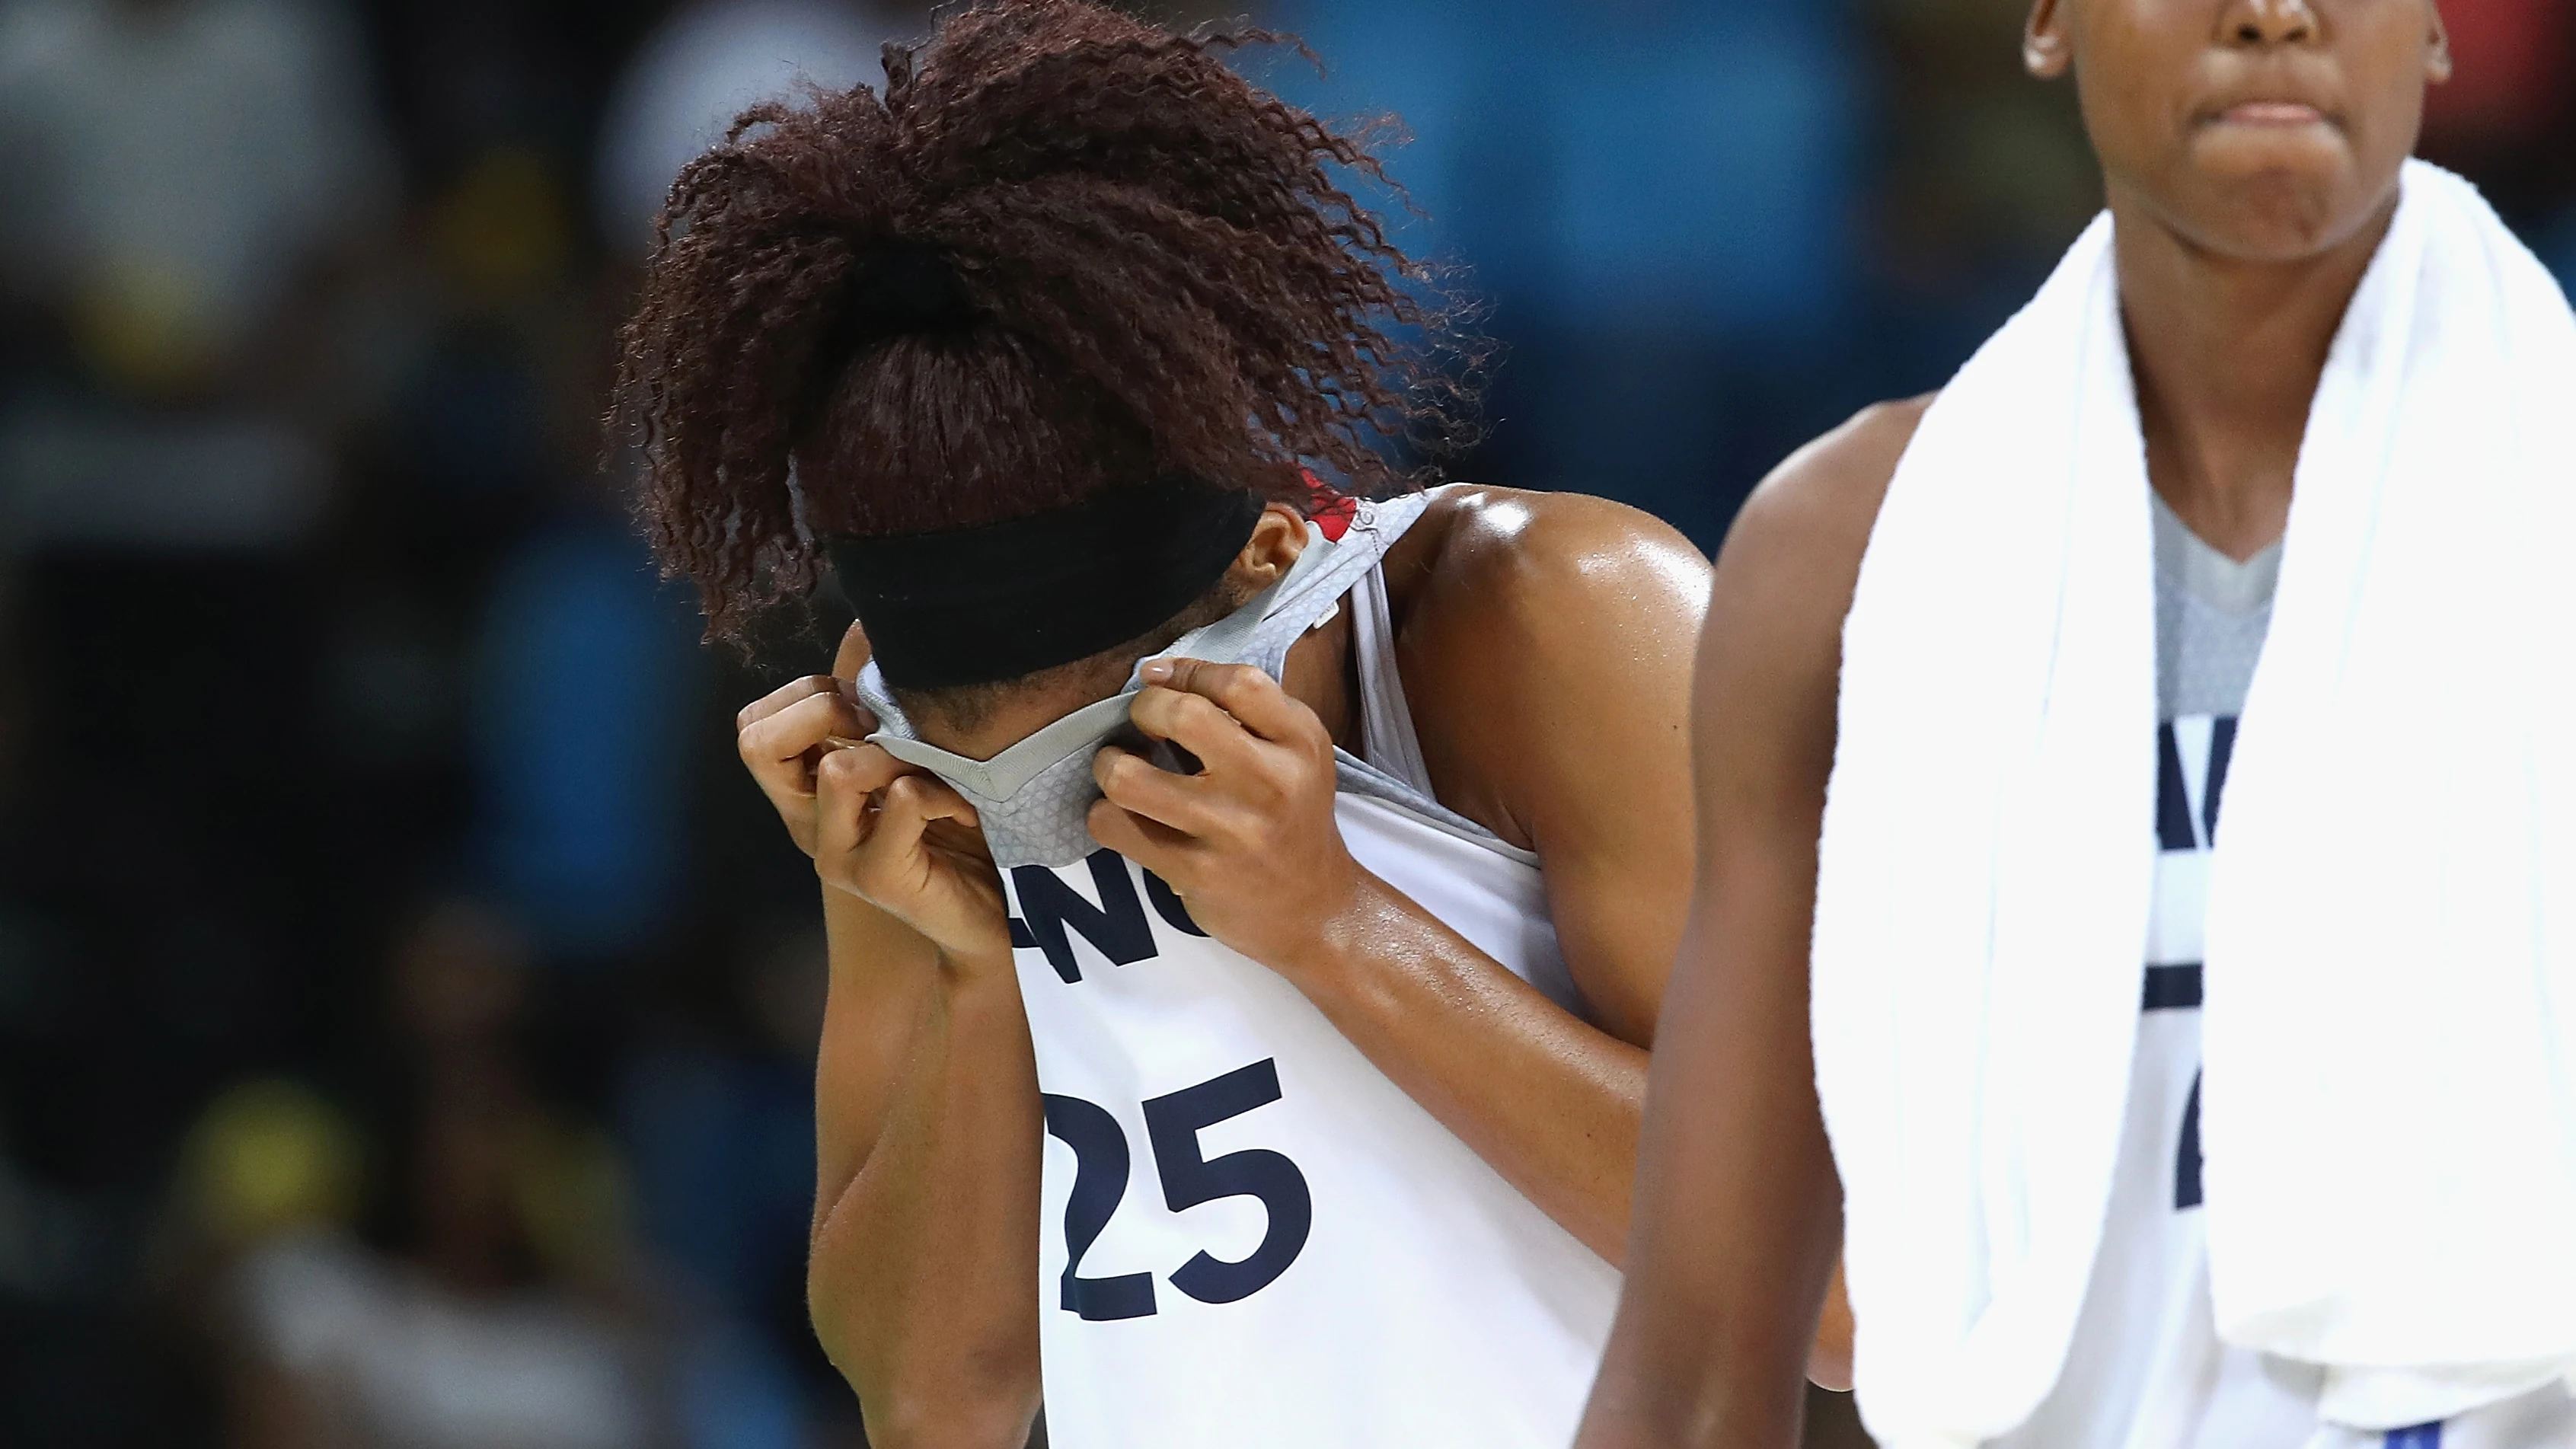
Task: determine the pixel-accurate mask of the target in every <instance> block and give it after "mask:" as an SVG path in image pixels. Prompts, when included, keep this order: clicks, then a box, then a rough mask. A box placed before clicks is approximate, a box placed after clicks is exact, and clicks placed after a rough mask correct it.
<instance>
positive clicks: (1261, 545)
mask: <svg viewBox="0 0 2576 1449" xmlns="http://www.w3.org/2000/svg"><path fill="white" fill-rule="evenodd" d="M1305 552H1306V520H1305V519H1304V518H1302V517H1300V516H1299V515H1298V513H1297V510H1295V509H1293V508H1291V507H1289V506H1288V505H1287V504H1285V503H1273V504H1271V505H1270V506H1269V507H1268V508H1266V509H1263V510H1262V513H1261V521H1260V522H1258V523H1256V524H1254V525H1253V526H1252V539H1251V541H1250V542H1248V543H1246V544H1245V545H1244V546H1243V552H1242V553H1240V554H1237V555H1235V559H1234V569H1233V571H1232V573H1231V574H1230V575H1229V581H1230V582H1232V583H1234V584H1236V585H1238V586H1248V591H1247V597H1248V596H1249V595H1250V594H1257V593H1259V592H1261V591H1262V590H1263V589H1266V588H1268V587H1270V586H1271V585H1272V584H1275V583H1277V582H1279V581H1280V580H1281V579H1284V578H1286V577H1287V576H1288V571H1289V570H1290V569H1292V568H1295V567H1296V566H1297V560H1298V559H1299V558H1301V557H1303V556H1304V555H1305Z"/></svg>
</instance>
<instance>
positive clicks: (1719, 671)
mask: <svg viewBox="0 0 2576 1449" xmlns="http://www.w3.org/2000/svg"><path fill="white" fill-rule="evenodd" d="M1925 406H1926V404H1925V403H1924V402H1922V401H1920V400H1918V401H1916V402H1914V403H1908V404H1896V405H1890V406H1886V407H1881V408H1875V409H1872V410H1871V411H1869V412H1867V413H1864V414H1862V415H1861V416H1860V417H1859V418H1856V419H1855V420H1853V422H1852V423H1850V424H1849V425H1847V426H1846V427H1844V428H1843V429H1841V430H1839V431H1837V432H1835V433H1832V434H1829V435H1828V436H1827V437H1825V438H1824V439H1822V440H1820V441H1819V442H1818V443H1817V444H1815V445H1814V446H1812V447H1810V448H1809V449H1807V450H1806V451H1804V452H1801V453H1800V454H1798V455H1797V456H1796V457H1794V458H1792V459H1790V460H1789V461H1788V462H1787V463H1785V464H1783V465H1782V466H1781V468H1780V469H1779V471H1778V472H1776V473H1775V474H1774V475H1773V476H1772V477H1771V478H1770V479H1769V480H1768V481H1767V482H1765V483H1764V484H1763V486H1762V487H1761V489H1759V490H1758V491H1757V492H1756V493H1755V494H1754V496H1753V497H1752V499H1751V500H1750V501H1748V502H1747V503H1746V505H1745V508H1744V511H1743V513H1742V514H1741V515H1740V516H1739V517H1738V519H1737V521H1736V524H1735V527H1734V529H1733V530H1732V532H1731V533H1730V534H1729V535H1728V538H1727V543H1726V547H1725V549H1724V550H1723V551H1722V552H1721V553H1720V555H1719V559H1718V565H1717V573H1716V578H1715V581H1714V583H1713V585H1712V588H1711V594H1710V604H1709V615H1708V623H1707V628H1706V630H1705V631H1704V633H1703V636H1702V639H1701V646H1700V651H1699V661H1698V667H1697V673H1696V679H1695V681H1694V702H1693V720H1692V734H1693V778H1694V785H1695V789H1694V792H1693V793H1694V795H1695V796H1696V799H1697V806H1698V820H1697V827H1698V836H1699V848H1698V864H1697V871H1696V879H1695V882H1694V887H1693V891H1692V896H1691V905H1690V913H1689V919H1688V922H1687V925H1686V927H1685V930H1684V932H1683V938H1682V948H1681V950H1680V952H1679V954H1678V956H1677V958H1676V960H1675V963H1674V968H1673V976H1672V981H1671V989H1670V991H1669V993H1668V995H1667V996H1666V998H1665V1003H1664V1028H1665V1029H1664V1032H1663V1036H1662V1045H1661V1046H1660V1047H1659V1049H1658V1050H1657V1051H1656V1053H1655V1058H1654V1065H1653V1067H1652V1078H1651V1082H1650V1086H1649V1091H1648V1097H1647V1112H1646V1130H1645V1141H1644V1145H1643V1150H1642V1152H1641V1154H1640V1158H1639V1166H1638V1183H1637V1218H1636V1224H1635V1229H1634V1236H1633V1238H1632V1240H1631V1244H1630V1249H1629V1264H1630V1271H1631V1275H1632V1276H1631V1278H1630V1284H1631V1287H1630V1291H1629V1294H1628V1301H1627V1303H1626V1305H1625V1306H1624V1307H1623V1309H1622V1320H1621V1325H1620V1329H1619V1335H1620V1343H1619V1346H1618V1347H1617V1348H1616V1349H1614V1353H1613V1362H1614V1364H1616V1365H1617V1373H1616V1374H1615V1375H1611V1376H1606V1377H1605V1379H1604V1383H1605V1386H1606V1387H1605V1390H1604V1391H1605V1392H1609V1393H1612V1394H1613V1396H1614V1397H1618V1396H1624V1395H1631V1394H1633V1395H1636V1396H1639V1397H1640V1398H1642V1399H1646V1400H1658V1401H1661V1400H1667V1399H1679V1400H1688V1401H1691V1402H1692V1403H1696V1404H1698V1405H1699V1406H1700V1407H1703V1408H1705V1407H1708V1406H1709V1405H1712V1404H1714V1405H1718V1406H1721V1409H1720V1410H1712V1411H1713V1412H1722V1414H1723V1415H1724V1416H1730V1417H1729V1422H1735V1421H1734V1420H1733V1419H1732V1418H1731V1416H1733V1415H1737V1414H1744V1415H1750V1416H1752V1417H1753V1418H1754V1419H1756V1420H1758V1419H1760V1418H1762V1416H1764V1415H1767V1414H1771V1413H1782V1414H1794V1412H1795V1410H1794V1404H1795V1392H1796V1389H1797V1386H1798V1384H1799V1381H1800V1379H1801V1378H1802V1377H1803V1376H1802V1374H1801V1373H1800V1372H1799V1371H1800V1370H1801V1369H1802V1368H1804V1367H1805V1366H1806V1365H1807V1363H1808V1354H1809V1351H1810V1348H1811V1347H1813V1346H1814V1334H1815V1330H1816V1325H1817V1314H1818V1311H1819V1309H1820V1307H1821V1304H1822V1302H1823V1299H1824V1295H1825V1291H1826V1286H1827V1282H1828V1280H1829V1278H1830V1277H1831V1275H1832V1271H1833V1266H1834V1257H1835V1252H1836V1244H1837V1243H1838V1242H1839V1236H1840V1235H1839V1217H1838V1202H1839V1198H1838V1187H1837V1184H1836V1180H1835V1177H1834V1169H1833V1159H1832V1155H1831V1151H1830V1148H1829V1147H1828V1145H1827V1142H1826V1138H1825V1133H1824V1125H1823V1120H1822V1114H1821V1112H1820V1110H1819V1108H1818V1106H1817V1102H1816V1093H1815V1064H1814V1054H1813V1050H1812V1047H1811V1042H1810V1037H1809V1032H1808V980H1807V953H1808V942H1809V938H1810V936H1811V934H1812V931H1813V925H1814V911H1815V875H1816V843H1817V836H1818V833H1819V831H1820V829H1821V825H1822V819H1823V810H1824V798H1825V786H1826V782H1827V779H1828V777H1829V775H1830V774H1831V771H1832V768H1833V754H1834V731H1835V709H1836V697H1837V685H1838V681H1839V676H1840V671H1841V636H1842V623H1843V618H1844V616H1845V615H1846V614H1847V613H1848V612H1849V610H1850V606H1851V597H1852V590H1853V587H1854V584H1855V583H1856V582H1857V580H1858V577H1859V573H1860V564H1861V558H1862V555H1863V554H1864V553H1865V551H1866V550H1867V548H1868V543H1869V534H1870V530H1871V528H1872V526H1873V525H1874V524H1875V523H1876V520H1877V516H1878V508H1879V504H1880V502H1881V501H1882V500H1883V499H1884V497H1885V495H1886V491H1887V485H1888V482H1889V480H1890V479H1891V477H1892V476H1893V475H1894V473H1895V470H1896V464H1897V460H1898V459H1899V458H1900V457H1901V456H1902V455H1903V452H1904V449H1905V446H1906V444H1907V443H1908V442H1909V441H1910V440H1911V438H1912V436H1913V430H1914V427H1915V425H1916V423H1917V422H1919V421H1920V419H1921V415H1922V412H1923V409H1924V407H1925ZM1614 1380H1615V1387H1608V1386H1612V1385H1613V1384H1614ZM1665 1407H1666V1408H1667V1409H1670V1408H1673V1407H1674V1405H1673V1404H1671V1403H1666V1404H1665ZM1687 1412H1698V1410H1697V1409H1690V1410H1688V1411H1687Z"/></svg>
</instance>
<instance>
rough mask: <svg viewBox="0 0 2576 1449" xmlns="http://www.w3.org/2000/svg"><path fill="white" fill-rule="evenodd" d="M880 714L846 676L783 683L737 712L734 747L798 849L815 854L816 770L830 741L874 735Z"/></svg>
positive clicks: (829, 751) (828, 747)
mask: <svg viewBox="0 0 2576 1449" xmlns="http://www.w3.org/2000/svg"><path fill="white" fill-rule="evenodd" d="M876 728H877V719H876V716H875V715H873V714H871V713H869V712H868V710H867V707H866V706H864V705H862V704H860V703H859V699H858V695H857V693H856V692H855V691H854V690H853V689H852V688H851V686H850V682H849V681H848V680H847V679H841V678H836V677H834V676H832V675H829V674H816V675H811V676H809V677H807V678H804V679H800V680H797V681H796V682H795V683H793V684H788V685H783V686H781V687H780V688H778V689H776V690H774V691H772V692H771V693H770V694H769V695H768V696H767V697H766V698H763V699H760V700H757V701H755V702H753V703H751V704H749V705H746V706H745V707H744V708H743V711H742V713H740V714H738V715H736V716H734V746H735V748H736V749H737V750H739V751H740V752H741V754H742V763H743V767H744V768H745V769H748V770H749V771H751V778H752V779H753V780H754V781H755V782H757V783H758V784H759V786H760V793H762V794H764V795H766V796H768V797H769V803H770V804H771V805H773V806H775V807H777V810H778V818H779V819H780V820H781V821H784V822H785V823H786V826H787V834H788V836H789V837H790V838H791V839H793V840H794V841H795V842H796V848H797V849H798V850H801V851H803V852H805V853H806V854H807V855H812V854H813V853H814V809H815V806H814V785H815V779H814V776H815V770H816V768H817V767H818V766H820V765H821V764H822V763H823V757H824V756H825V755H827V754H829V753H831V751H832V744H831V742H832V741H833V740H836V739H840V740H863V739H866V738H867V737H868V736H869V735H871V734H874V733H875V732H876Z"/></svg>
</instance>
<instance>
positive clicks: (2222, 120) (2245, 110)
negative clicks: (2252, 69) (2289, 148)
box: [2201, 98, 2340, 131]
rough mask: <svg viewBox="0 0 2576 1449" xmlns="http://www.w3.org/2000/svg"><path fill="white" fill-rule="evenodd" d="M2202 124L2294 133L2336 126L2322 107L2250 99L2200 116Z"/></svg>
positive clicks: (2233, 102) (2307, 103)
mask: <svg viewBox="0 0 2576 1449" xmlns="http://www.w3.org/2000/svg"><path fill="white" fill-rule="evenodd" d="M2201 123H2202V124H2203V125H2220V126H2253V127H2260V128H2263V129H2267V130H2283V131H2287V130H2296V129H2298V128H2299V127H2302V126H2331V125H2337V124H2340V123H2339V122H2338V120H2337V118H2336V117H2335V116H2334V114H2333V113H2332V112H2330V111H2328V110H2327V109H2326V108H2325V107H2323V106H2320V105H2316V104H2314V103H2312V102H2309V101H2294V100H2276V99H2270V98H2254V99H2247V100H2241V101H2232V102H2229V103H2227V104H2225V105H2221V106H2217V107H2213V108H2212V109H2210V110H2209V111H2207V112H2205V113H2203V116H2202V121H2201Z"/></svg>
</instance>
